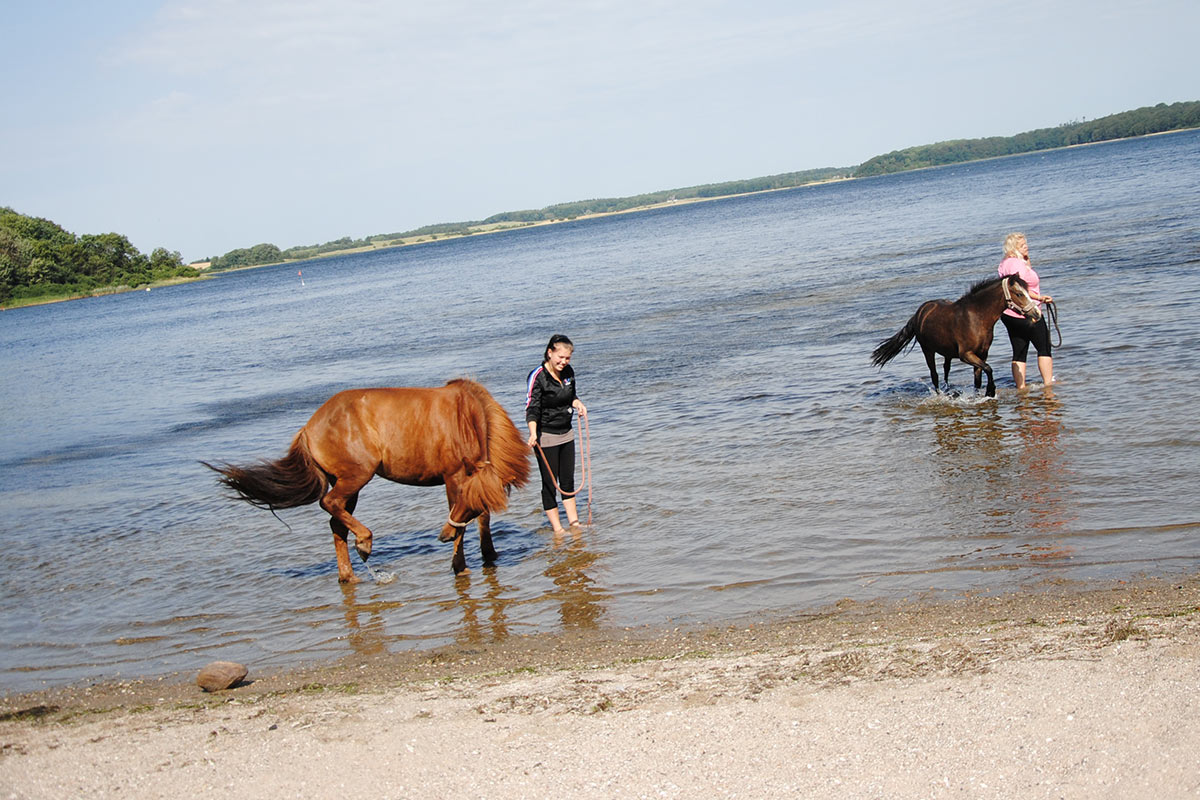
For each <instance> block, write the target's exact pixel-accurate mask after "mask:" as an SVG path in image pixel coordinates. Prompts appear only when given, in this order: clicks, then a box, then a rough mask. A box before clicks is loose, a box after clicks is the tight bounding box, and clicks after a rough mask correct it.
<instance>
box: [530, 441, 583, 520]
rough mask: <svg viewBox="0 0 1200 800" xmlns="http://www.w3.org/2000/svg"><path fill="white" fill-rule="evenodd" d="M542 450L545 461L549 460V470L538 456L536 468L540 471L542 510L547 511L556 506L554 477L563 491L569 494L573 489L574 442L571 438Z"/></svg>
mask: <svg viewBox="0 0 1200 800" xmlns="http://www.w3.org/2000/svg"><path fill="white" fill-rule="evenodd" d="M542 451H543V452H544V453H545V454H546V461H548V462H550V470H551V471H550V472H547V471H546V464H545V463H544V462H543V461H542V459H541V458H538V460H537V462H538V470H539V471H540V472H541V473H542V510H543V511H549V510H550V509H552V508H558V499H557V497H555V492H554V479H555V478H557V479H558V485H559V486H561V487H562V490H563V491H564V492H566V493H568V494H570V493H571V492H574V491H575V442H574V440H572V441H570V442H567V443H566V444H560V445H557V446H555V447H543V448H542ZM551 473H553V474H551Z"/></svg>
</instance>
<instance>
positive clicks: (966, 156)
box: [0, 101, 1200, 303]
mask: <svg viewBox="0 0 1200 800" xmlns="http://www.w3.org/2000/svg"><path fill="white" fill-rule="evenodd" d="M1198 127H1200V101H1198V102H1187V103H1173V104H1171V105H1166V104H1165V103H1159V104H1158V105H1156V106H1147V107H1145V108H1139V109H1136V110H1134V111H1125V112H1122V113H1119V114H1112V115H1110V116H1107V117H1102V118H1100V119H1097V120H1091V121H1082V122H1068V123H1064V124H1062V125H1059V126H1057V127H1055V128H1042V129H1039V130H1034V131H1028V132H1026V133H1020V134H1017V135H1016V136H1006V137H1002V136H993V137H989V138H986V139H960V140H956V141H949V142H938V143H937V144H930V145H923V146H921V147H910V148H908V149H906V150H897V151H895V152H891V153H887V154H884V155H881V156H876V157H875V158H872V159H870V160H869V161H866V162H864V163H863V164H861V165H859V166H858V167H845V168H835V167H824V168H820V169H810V170H804V171H802V172H786V173H782V174H780V175H769V176H767V177H763V178H751V179H749V180H740V181H728V182H725V183H710V184H703V185H700V186H690V187H686V188H683V189H668V190H665V191H660V192H651V193H648V194H639V195H633V196H631V197H615V198H613V197H610V198H599V199H593V200H578V201H575V202H571V203H557V204H555V205H551V206H546V207H545V208H540V209H527V210H524V211H506V212H504V213H501V214H496V215H494V216H491V217H488V218H487V219H485V220H475V221H470V222H449V223H442V224H438V225H426V226H424V227H421V228H416V229H414V230H411V231H405V232H402V233H388V234H379V235H375V236H368V237H364V238H362V239H352V238H351V237H349V236H345V237H342V238H341V239H335V240H333V241H330V242H325V243H324V244H314V245H307V246H298V247H291V248H288V249H287V250H281V249H280V248H279V247H277V246H275V245H273V244H269V243H263V244H256V245H254V246H253V247H247V248H239V249H237V250H230V251H229V252H228V253H226V254H225V255H223V256H218V257H215V258H212V259H210V261H211V264H210V268H211V269H213V270H225V269H236V268H238V267H253V266H259V265H262V264H274V263H279V262H283V261H298V260H304V259H308V258H315V257H317V256H320V255H325V254H327V253H334V252H344V251H347V250H355V249H362V248H368V247H378V246H388V245H394V244H399V243H401V242H402V241H403V240H412V239H421V238H428V239H436V238H438V237H440V236H467V235H470V234H473V233H479V232H480V231H482V230H486V229H487V227H488V226H497V225H505V224H509V225H511V224H533V223H537V222H547V221H553V220H564V219H576V218H578V217H582V216H587V215H589V214H604V213H613V212H618V211H628V210H630V209H634V208H640V207H644V206H652V205H658V204H662V203H668V202H671V201H675V200H691V199H699V198H712V197H727V196H730V195H737V194H747V193H750V192H761V191H767V190H771V189H787V188H793V187H797V186H803V185H805V184H809V183H815V182H817V181H822V180H832V179H837V178H847V177H868V176H872V175H883V174H886V173H892V172H901V171H904V170H911V169H920V168H923V167H934V166H939V165H942V164H955V163H961V162H964V161H974V160H978V159H983V158H995V157H998V156H1007V155H1015V154H1018V153H1029V152H1033V151H1037V150H1048V149H1052V148H1056V147H1067V146H1070V145H1076V144H1088V143H1092V142H1103V141H1108V140H1111V139H1123V138H1128V137H1131V136H1144V135H1146V134H1151V133H1165V132H1167V131H1175V130H1184V129H1187V128H1198ZM198 275H199V273H198V271H197V270H196V269H194V268H192V267H189V266H185V265H184V264H183V262H182V260H181V258H180V256H179V253H177V252H171V251H168V250H166V249H165V248H162V247H159V248H156V249H155V250H154V251H153V252H152V253H150V255H148V256H147V255H142V254H141V253H139V252H138V250H137V248H135V247H134V246H133V245H132V244H130V242H129V240H128V239H126V238H125V237H124V236H121V235H120V234H116V233H104V234H85V235H82V236H75V235H74V234H72V233H70V232H68V231H65V230H63V229H62V228H61V227H60V226H58V225H57V224H55V223H53V222H51V221H49V220H45V219H39V218H36V217H28V216H25V215H23V214H18V213H17V212H16V211H14V210H12V209H11V208H7V207H3V208H0V303H4V302H9V301H12V300H24V301H35V300H38V299H41V298H47V299H49V298H53V297H65V296H72V295H86V294H92V293H95V292H98V291H102V290H111V289H114V288H117V289H119V288H121V287H129V288H137V287H139V286H142V285H145V284H148V283H151V282H154V281H161V280H168V279H171V278H180V277H182V278H194V277H198Z"/></svg>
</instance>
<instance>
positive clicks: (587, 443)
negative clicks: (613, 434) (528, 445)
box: [533, 414, 592, 525]
mask: <svg viewBox="0 0 1200 800" xmlns="http://www.w3.org/2000/svg"><path fill="white" fill-rule="evenodd" d="M581 416H582V418H583V430H582V431H580V432H578V434H577V435H578V436H579V437H580V443H579V452H580V455H581V456H582V463H581V465H580V469H581V472H580V476H579V480H580V483H581V484H582V485H581V486H580V487H579V489H576V490H575V491H573V492H564V491H563V488H562V487H561V486H559V485H558V479H557V478H555V477H554V470H552V469H550V462H549V461H548V460H547V459H546V453H545V452H544V451H543V450H542V446H541V444H539V443H537V442H534V443H533V447H534V449H536V450H537V453H538V457H540V458H541V459H542V463H543V464H545V465H546V471H547V472H549V473H550V481H551V482H552V483H553V484H554V488H555V489H556V490H558V493H559V494H561V495H562V496H563V497H564V498H568V497H574V496H575V495H577V494H579V492H580V490H581V489H583V487H584V486H586V487H587V513H588V517H587V524H588V525H591V524H592V432H591V430H590V429H589V428H588V418H587V415H586V414H583V415H581Z"/></svg>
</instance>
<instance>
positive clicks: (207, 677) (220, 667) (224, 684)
mask: <svg viewBox="0 0 1200 800" xmlns="http://www.w3.org/2000/svg"><path fill="white" fill-rule="evenodd" d="M247 672H249V670H247V669H246V667H245V665H243V664H238V663H237V662H235V661H214V662H212V663H211V664H209V665H208V666H206V667H205V668H204V669H202V670H200V674H199V675H197V676H196V685H197V686H199V687H200V688H201V689H203V690H204V691H206V692H219V691H221V690H223V689H229V688H231V687H233V686H237V685H238V684H239V683H241V682H242V680H243V679H244V678H245V677H246V673H247Z"/></svg>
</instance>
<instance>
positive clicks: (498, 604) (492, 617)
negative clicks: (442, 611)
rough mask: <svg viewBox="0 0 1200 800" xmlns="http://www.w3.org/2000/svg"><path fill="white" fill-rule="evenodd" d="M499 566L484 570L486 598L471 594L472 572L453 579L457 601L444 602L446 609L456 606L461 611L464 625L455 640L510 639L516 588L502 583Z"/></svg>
mask: <svg viewBox="0 0 1200 800" xmlns="http://www.w3.org/2000/svg"><path fill="white" fill-rule="evenodd" d="M496 570H497V568H496V567H483V568H482V570H481V572H482V573H483V596H482V597H476V596H474V595H473V594H472V593H471V572H470V570H468V571H467V572H462V573H459V574H458V575H456V576H455V578H454V590H455V592H456V594H457V600H452V601H448V602H445V603H442V604H441V605H442V607H443V608H450V607H452V606H454V605H457V606H458V608H459V609H460V610H461V612H462V625H461V626H459V628H458V631H457V633H456V634H455V638H456V639H457V640H458V641H459V642H461V643H472V644H478V643H480V642H499V641H501V640H503V639H506V638H507V637H508V606H509V605H510V604H511V603H513V602H514V601H513V597H514V594H515V592H514V589H513V587H511V586H506V585H504V584H502V583H500V578H499V576H498V575H497V571H496Z"/></svg>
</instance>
